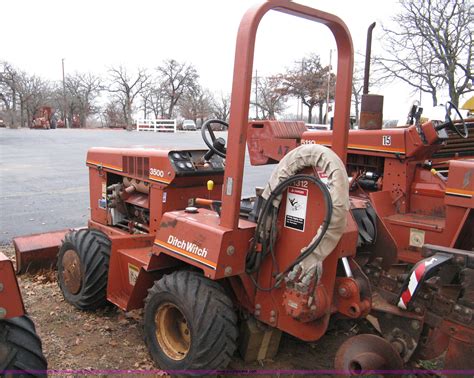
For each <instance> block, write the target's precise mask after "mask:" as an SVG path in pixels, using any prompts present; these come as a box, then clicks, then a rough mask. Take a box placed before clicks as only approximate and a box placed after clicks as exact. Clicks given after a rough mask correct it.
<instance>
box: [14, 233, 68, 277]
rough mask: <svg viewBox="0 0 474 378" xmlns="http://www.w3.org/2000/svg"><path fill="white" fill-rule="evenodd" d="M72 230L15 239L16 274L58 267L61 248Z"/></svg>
mask: <svg viewBox="0 0 474 378" xmlns="http://www.w3.org/2000/svg"><path fill="white" fill-rule="evenodd" d="M69 231H70V229H65V230H60V231H53V232H47V233H42V234H33V235H27V236H18V237H16V238H13V245H14V247H15V255H16V273H17V274H21V273H26V272H34V271H37V270H39V269H41V268H51V267H53V266H55V265H56V258H57V255H58V251H59V246H60V245H61V243H62V240H63V239H64V235H66V233H67V232H69Z"/></svg>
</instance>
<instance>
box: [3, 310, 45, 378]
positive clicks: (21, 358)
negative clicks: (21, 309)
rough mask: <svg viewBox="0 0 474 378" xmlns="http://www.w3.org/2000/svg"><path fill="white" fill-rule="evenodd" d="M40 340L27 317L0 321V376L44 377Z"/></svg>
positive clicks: (43, 359) (43, 361)
mask: <svg viewBox="0 0 474 378" xmlns="http://www.w3.org/2000/svg"><path fill="white" fill-rule="evenodd" d="M47 369H48V364H47V362H46V358H44V355H43V350H42V347H41V340H40V338H39V337H38V335H37V334H36V330H35V325H34V324H33V321H32V320H31V319H30V318H29V317H28V316H26V315H25V316H20V317H17V318H12V319H8V320H1V321H0V376H2V377H3V376H7V377H8V376H15V377H17V376H19V377H29V376H38V377H46V376H47V373H46V370H47Z"/></svg>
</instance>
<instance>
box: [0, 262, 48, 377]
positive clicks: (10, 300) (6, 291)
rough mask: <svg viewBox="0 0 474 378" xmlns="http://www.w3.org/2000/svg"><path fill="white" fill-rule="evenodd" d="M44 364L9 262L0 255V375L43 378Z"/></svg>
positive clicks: (39, 341)
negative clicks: (26, 375)
mask: <svg viewBox="0 0 474 378" xmlns="http://www.w3.org/2000/svg"><path fill="white" fill-rule="evenodd" d="M47 368H48V366H47V362H46V359H45V358H44V356H43V351H42V348H41V340H40V338H39V337H38V335H37V334H36V330H35V326H34V324H33V322H32V320H31V319H30V318H29V317H28V316H27V315H26V314H25V307H24V305H23V300H22V298H21V293H20V288H19V287H18V282H17V280H16V276H15V272H14V270H13V264H12V262H11V261H10V260H9V259H8V258H7V257H6V256H5V255H4V254H3V253H0V374H2V375H3V374H6V375H7V376H8V375H9V374H12V375H19V374H24V373H27V374H34V375H39V376H46V370H47Z"/></svg>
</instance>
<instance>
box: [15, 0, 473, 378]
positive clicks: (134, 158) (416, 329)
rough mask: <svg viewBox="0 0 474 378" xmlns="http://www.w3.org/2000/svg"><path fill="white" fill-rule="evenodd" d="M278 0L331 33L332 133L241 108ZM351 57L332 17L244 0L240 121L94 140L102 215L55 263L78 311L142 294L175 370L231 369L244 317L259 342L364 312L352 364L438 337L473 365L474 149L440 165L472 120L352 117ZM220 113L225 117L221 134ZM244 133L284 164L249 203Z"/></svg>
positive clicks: (409, 353)
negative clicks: (154, 139)
mask: <svg viewBox="0 0 474 378" xmlns="http://www.w3.org/2000/svg"><path fill="white" fill-rule="evenodd" d="M270 10H276V11H279V12H283V13H287V14H290V15H294V16H297V17H302V18H305V19H308V20H312V21H316V22H320V23H322V24H324V25H326V26H328V27H329V29H330V30H331V32H332V33H333V35H334V37H335V40H336V43H337V48H338V64H337V82H336V95H335V117H334V130H333V131H307V130H306V128H305V127H304V124H302V123H299V122H279V121H255V122H250V123H249V122H248V112H249V104H250V89H251V81H252V68H253V55H254V46H255V36H256V31H257V28H258V25H259V22H260V20H261V18H262V17H263V16H264V15H265V14H266V13H267V12H268V11H270ZM352 70H353V49H352V41H351V37H350V34H349V32H348V30H347V27H346V26H345V24H344V23H343V22H342V21H341V20H340V19H339V18H338V17H336V16H334V15H331V14H328V13H325V12H321V11H318V10H315V9H312V8H309V7H306V6H303V5H300V4H296V3H293V2H290V1H287V0H271V1H267V2H265V3H263V4H261V5H258V6H255V7H253V8H251V9H250V10H249V11H248V12H247V13H246V14H245V16H244V18H243V20H242V22H241V24H240V28H239V33H238V36H237V46H236V55H235V64H234V79H233V88H232V109H231V114H230V122H229V125H227V123H226V122H224V121H220V120H210V121H208V122H206V123H205V124H204V125H203V127H202V135H203V138H204V141H205V142H206V145H207V146H208V148H209V150H199V149H196V150H193V149H162V148H157V147H149V148H129V149H120V148H92V149H90V150H89V152H88V154H87V166H88V167H89V179H90V207H91V218H90V220H89V222H88V227H87V228H86V229H81V230H77V231H72V232H69V233H67V234H66V236H65V239H64V242H63V243H62V245H61V247H60V249H59V254H58V259H57V268H58V281H59V285H60V288H61V290H62V292H63V295H64V298H65V299H66V300H67V301H68V302H70V303H71V304H73V305H74V306H76V307H77V308H79V309H83V310H91V309H95V308H98V307H100V306H102V305H104V304H105V303H106V302H107V301H109V302H112V303H114V304H115V305H117V306H118V307H119V308H121V309H123V310H127V311H128V310H131V309H136V308H141V307H144V325H145V330H144V332H145V340H146V344H147V346H148V349H149V351H150V354H151V356H152V357H153V359H154V361H155V362H156V363H157V365H158V366H159V367H160V368H162V369H167V370H180V371H183V370H185V371H187V372H189V371H190V370H198V371H201V372H202V370H203V369H205V370H215V369H221V368H225V367H226V365H227V364H228V362H229V361H230V358H231V356H232V354H233V353H234V351H235V349H236V348H237V338H238V335H239V328H238V319H239V318H238V316H237V314H240V320H241V321H242V324H244V323H245V322H247V321H251V320H252V319H256V320H257V321H258V322H260V324H265V325H266V326H267V327H268V328H267V329H268V330H270V331H269V332H270V333H268V334H265V336H262V338H261V339H260V340H257V341H258V342H260V343H267V345H266V349H269V348H268V342H269V339H272V340H273V339H274V340H276V343H278V339H279V338H278V336H276V337H273V335H274V334H278V332H281V331H283V332H287V333H289V334H291V335H293V336H295V337H297V338H299V339H301V340H305V341H317V340H318V339H320V338H321V337H322V336H323V335H324V334H325V332H326V330H327V329H328V325H329V321H330V319H331V318H334V317H338V318H346V319H361V320H362V319H366V318H368V319H370V320H371V322H372V324H373V328H374V334H371V335H358V336H355V337H353V338H351V339H349V340H348V341H347V342H346V343H344V344H343V346H342V347H341V349H340V350H339V352H338V353H337V356H336V363H335V365H336V368H337V369H338V370H340V371H341V372H345V373H351V374H359V373H360V374H364V373H366V372H368V371H370V370H374V369H375V370H379V371H385V372H389V371H393V370H394V369H395V370H396V369H402V368H403V366H406V365H407V364H408V363H409V362H410V360H412V359H413V358H421V359H431V358H434V357H436V356H439V355H441V354H442V353H443V352H445V351H446V357H445V369H469V368H472V363H471V361H470V356H471V355H472V353H473V352H474V320H473V314H474V301H473V297H472V292H473V290H474V260H473V253H472V247H473V244H472V237H471V236H472V235H471V234H472V230H473V211H472V208H473V207H474V202H473V201H474V199H473V195H474V181H471V173H472V172H473V171H474V163H473V162H472V160H468V159H467V158H469V157H471V156H472V155H467V156H461V155H459V154H461V153H464V152H462V151H464V149H462V151H461V152H456V153H457V155H456V153H455V156H454V157H455V158H460V157H462V159H459V160H455V161H452V160H450V161H447V160H445V158H444V157H441V156H440V160H431V163H430V158H431V157H433V154H436V153H439V152H441V151H443V148H448V147H447V146H450V139H449V137H450V135H449V133H448V132H447V130H453V131H454V132H456V133H459V134H460V135H461V137H462V138H463V139H464V137H466V138H467V137H468V135H467V133H468V131H467V130H468V125H467V124H466V123H464V122H461V123H457V124H455V123H454V122H452V120H451V119H450V118H449V112H448V118H447V120H446V121H445V122H443V123H439V124H438V123H435V122H427V123H424V124H422V125H420V124H415V125H411V126H408V127H406V128H402V129H393V130H381V129H376V130H357V131H354V130H351V131H349V130H348V128H349V118H350V117H349V116H350V98H351V83H352ZM376 101H377V100H376ZM363 110H366V111H367V112H369V113H370V112H371V110H372V108H371V106H368V107H367V108H365V109H363ZM373 113H374V118H377V117H378V116H379V115H378V114H376V113H377V112H373ZM368 116H369V117H368V118H369V119H370V114H368ZM213 123H218V124H221V125H224V126H228V127H229V133H228V143H227V147H226V141H225V140H224V139H222V138H216V136H215V135H214V132H213V130H212V126H211V125H212V124H213ZM375 123H377V121H375ZM380 127H381V126H380ZM207 134H209V135H210V140H209V137H208V136H207ZM446 141H447V143H446ZM453 143H454V142H453ZM246 145H247V146H248V149H249V154H250V158H251V162H252V164H256V165H259V164H275V163H277V166H276V168H275V170H274V172H273V174H272V176H271V177H270V179H269V182H268V184H267V185H266V187H265V188H264V189H263V190H261V189H257V190H256V194H257V195H256V197H255V198H252V199H247V200H241V193H242V181H243V168H244V158H245V148H246ZM325 145H326V146H325ZM327 146H329V147H331V148H328V147H327ZM451 147H452V146H451ZM445 151H447V150H445ZM447 158H448V159H449V156H448V157H447ZM443 167H444V168H447V169H448V171H446V172H444V169H443ZM448 173H449V175H448ZM427 199H429V201H427ZM456 222H458V223H457V224H456ZM22 252H23V251H21V250H17V256H18V260H19V261H20V262H21V256H22ZM413 263H415V265H414V266H413ZM368 315H371V316H370V317H368ZM243 328H245V327H244V326H241V329H243ZM240 335H241V336H244V337H241V342H242V340H244V344H245V341H246V342H247V346H248V345H250V344H252V343H254V342H255V340H253V341H252V342H250V341H249V338H252V337H253V336H255V334H251V333H250V334H245V335H243V334H242V331H241V332H240ZM241 351H242V352H243V353H244V354H245V353H246V347H245V345H244V346H243V347H242V346H241ZM260 357H262V356H260ZM263 357H265V356H263Z"/></svg>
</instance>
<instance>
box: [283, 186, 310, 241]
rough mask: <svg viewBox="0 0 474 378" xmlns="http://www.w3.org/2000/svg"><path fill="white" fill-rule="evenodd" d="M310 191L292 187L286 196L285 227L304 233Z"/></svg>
mask: <svg viewBox="0 0 474 378" xmlns="http://www.w3.org/2000/svg"><path fill="white" fill-rule="evenodd" d="M307 204H308V189H305V188H297V187H294V186H290V187H289V188H288V192H287V196H286V211H285V227H287V228H292V229H294V230H297V231H301V232H303V231H304V223H305V219H306V206H307Z"/></svg>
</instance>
